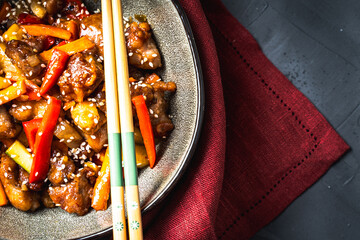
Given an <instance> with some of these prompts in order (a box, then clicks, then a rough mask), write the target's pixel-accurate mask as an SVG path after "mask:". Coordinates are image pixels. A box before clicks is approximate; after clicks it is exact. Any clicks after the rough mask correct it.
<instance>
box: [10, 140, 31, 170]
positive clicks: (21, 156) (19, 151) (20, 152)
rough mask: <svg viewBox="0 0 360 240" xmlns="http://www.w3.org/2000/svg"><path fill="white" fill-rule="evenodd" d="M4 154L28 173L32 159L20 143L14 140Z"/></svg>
mask: <svg viewBox="0 0 360 240" xmlns="http://www.w3.org/2000/svg"><path fill="white" fill-rule="evenodd" d="M5 153H6V154H7V155H8V156H9V157H11V158H12V159H13V160H14V161H15V162H16V163H17V164H19V165H20V166H21V167H22V168H23V169H25V170H26V171H27V172H28V173H30V170H31V165H32V161H33V157H32V156H31V153H29V151H28V150H27V149H26V148H25V146H24V145H22V143H21V142H19V141H18V140H16V141H15V142H14V143H13V144H12V145H11V146H10V147H9V148H8V149H7V150H6V152H5Z"/></svg>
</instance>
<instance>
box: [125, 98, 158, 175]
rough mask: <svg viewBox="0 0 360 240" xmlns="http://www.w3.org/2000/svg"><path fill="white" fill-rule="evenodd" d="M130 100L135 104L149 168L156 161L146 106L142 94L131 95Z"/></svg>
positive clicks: (152, 134)
mask: <svg viewBox="0 0 360 240" xmlns="http://www.w3.org/2000/svg"><path fill="white" fill-rule="evenodd" d="M131 101H132V103H133V104H134V106H135V109H136V113H137V116H138V119H139V125H140V132H141V135H142V137H143V141H144V145H145V149H146V153H147V155H148V158H149V164H150V168H153V167H154V165H155V161H156V149H155V141H154V133H153V130H152V126H151V121H150V116H149V111H148V109H147V107H146V104H145V99H144V96H143V95H139V96H136V97H133V98H132V99H131Z"/></svg>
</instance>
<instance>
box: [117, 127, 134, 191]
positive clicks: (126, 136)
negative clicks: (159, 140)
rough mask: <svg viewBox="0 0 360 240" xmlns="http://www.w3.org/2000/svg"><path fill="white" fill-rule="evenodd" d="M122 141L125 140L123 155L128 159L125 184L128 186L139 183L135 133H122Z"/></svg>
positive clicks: (125, 165)
mask: <svg viewBox="0 0 360 240" xmlns="http://www.w3.org/2000/svg"><path fill="white" fill-rule="evenodd" d="M121 141H122V142H123V144H122V147H123V157H124V159H126V161H125V164H124V172H125V184H126V186H130V185H138V179H137V168H136V157H135V156H136V155H135V141H134V133H133V132H127V133H121Z"/></svg>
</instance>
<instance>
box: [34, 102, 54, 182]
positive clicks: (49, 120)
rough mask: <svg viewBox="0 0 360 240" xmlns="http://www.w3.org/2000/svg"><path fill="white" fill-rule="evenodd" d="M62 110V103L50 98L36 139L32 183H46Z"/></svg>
mask: <svg viewBox="0 0 360 240" xmlns="http://www.w3.org/2000/svg"><path fill="white" fill-rule="evenodd" d="M60 110H61V101H60V100H58V99H56V98H55V97H50V98H49V100H48V106H47V109H46V111H45V114H44V117H43V119H42V121H41V124H40V126H39V129H38V131H37V134H36V138H35V146H34V153H35V156H34V159H33V162H32V165H31V170H30V177H29V182H30V183H34V182H41V181H44V179H45V178H46V176H47V173H48V171H49V166H50V154H51V143H52V139H53V136H54V130H55V127H56V124H57V122H58V119H59V115H60Z"/></svg>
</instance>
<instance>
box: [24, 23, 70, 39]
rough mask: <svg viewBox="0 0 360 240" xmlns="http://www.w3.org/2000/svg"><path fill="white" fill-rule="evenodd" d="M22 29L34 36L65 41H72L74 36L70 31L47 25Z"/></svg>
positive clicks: (35, 25) (27, 26)
mask: <svg viewBox="0 0 360 240" xmlns="http://www.w3.org/2000/svg"><path fill="white" fill-rule="evenodd" d="M21 27H22V28H24V29H25V31H26V33H27V34H29V35H32V36H51V37H56V38H61V39H65V40H70V38H71V36H72V35H71V32H69V31H68V30H65V29H62V28H58V27H54V26H50V25H45V24H32V25H22V26H21Z"/></svg>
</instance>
